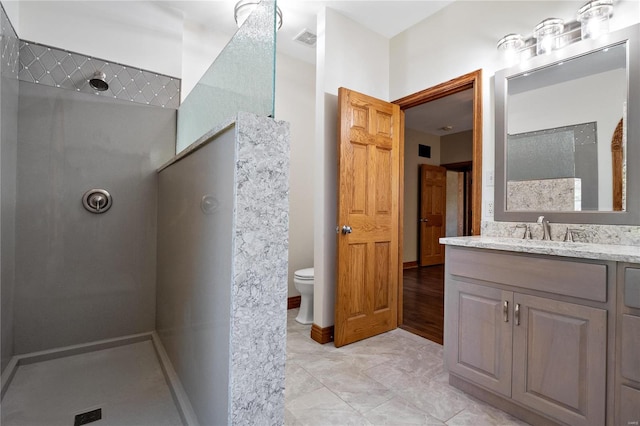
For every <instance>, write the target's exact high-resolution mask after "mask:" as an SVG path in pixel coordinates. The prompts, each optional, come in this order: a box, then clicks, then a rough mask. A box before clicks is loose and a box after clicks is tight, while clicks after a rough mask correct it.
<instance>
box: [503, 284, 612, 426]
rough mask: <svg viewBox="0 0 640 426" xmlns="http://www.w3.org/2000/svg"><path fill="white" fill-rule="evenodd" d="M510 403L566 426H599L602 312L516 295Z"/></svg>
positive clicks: (604, 326) (602, 402)
mask: <svg viewBox="0 0 640 426" xmlns="http://www.w3.org/2000/svg"><path fill="white" fill-rule="evenodd" d="M514 302H515V305H514V309H516V308H518V307H519V311H520V313H519V317H520V321H519V323H518V321H515V325H514V332H513V390H512V398H513V399H514V400H515V401H518V402H520V403H522V404H524V405H526V406H527V407H530V408H533V409H535V410H537V411H540V412H542V413H545V414H546V415H548V416H550V417H553V418H554V419H558V420H560V421H562V422H564V423H567V424H570V425H603V424H604V423H605V421H604V420H605V408H606V399H605V395H606V377H607V352H606V348H607V311H606V310H604V309H597V308H592V307H589V306H581V305H577V304H574V303H566V302H559V301H556V300H550V299H546V298H540V297H534V296H529V295H523V294H516V295H515V297H514Z"/></svg>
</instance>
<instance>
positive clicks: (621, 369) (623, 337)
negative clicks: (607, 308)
mask: <svg viewBox="0 0 640 426" xmlns="http://www.w3.org/2000/svg"><path fill="white" fill-rule="evenodd" d="M619 276H620V279H619V281H620V282H619V293H618V296H619V303H618V309H619V315H618V330H619V339H618V350H617V359H616V361H617V363H616V364H617V366H618V371H617V374H616V378H617V383H616V405H617V418H616V423H617V424H620V425H637V424H639V423H640V266H639V265H628V264H622V265H620V268H619Z"/></svg>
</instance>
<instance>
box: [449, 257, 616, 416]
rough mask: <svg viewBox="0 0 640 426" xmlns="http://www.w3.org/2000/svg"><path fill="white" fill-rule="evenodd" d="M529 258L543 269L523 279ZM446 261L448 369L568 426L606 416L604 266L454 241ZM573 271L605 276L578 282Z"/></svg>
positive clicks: (479, 386)
mask: <svg viewBox="0 0 640 426" xmlns="http://www.w3.org/2000/svg"><path fill="white" fill-rule="evenodd" d="M527 262H530V263H531V264H533V265H537V266H540V265H541V264H542V265H544V266H545V268H544V269H540V268H537V269H535V271H536V274H538V276H537V279H531V276H526V277H523V276H522V272H521V271H522V269H521V268H520V267H521V266H522V265H523V264H526V263H527ZM445 265H446V269H447V271H446V281H445V338H444V345H445V363H446V367H447V369H448V370H449V372H450V373H451V374H453V375H455V376H457V377H459V378H462V379H464V381H466V382H470V383H472V384H474V385H476V386H477V387H478V388H479V389H480V391H481V392H485V391H488V392H490V393H492V394H494V395H498V396H500V397H502V399H503V400H506V401H507V407H508V406H509V405H511V406H516V407H520V408H518V410H519V411H518V412H520V413H521V412H522V411H521V408H524V409H525V410H529V411H530V412H533V413H535V415H537V416H538V418H543V419H549V420H551V421H554V422H558V423H561V424H568V425H581V426H582V425H598V426H601V425H604V424H606V423H608V422H607V419H606V413H607V397H606V395H607V376H608V364H607V335H608V323H607V315H608V311H607V309H606V306H607V305H605V304H603V303H602V301H603V300H604V301H606V300H607V273H606V271H607V266H606V265H602V264H593V263H581V262H571V261H566V260H555V259H548V258H542V257H540V256H538V257H535V256H534V257H531V258H528V257H527V256H523V255H511V256H510V255H508V254H505V253H501V252H492V251H489V250H469V249H459V248H452V247H447V260H446V263H445ZM516 266H517V267H516ZM571 270H575V271H576V275H578V276H579V275H581V274H582V273H583V272H584V270H590V271H595V272H599V271H604V273H600V275H592V276H591V277H589V280H588V282H587V283H586V284H587V285H584V284H585V282H584V281H582V282H581V281H575V282H570V281H569V280H568V277H570V275H571V274H569V273H566V271H571ZM557 271H561V272H562V273H563V274H564V276H563V278H562V283H561V285H558V286H557V288H558V291H559V294H558V295H557V297H556V296H554V295H553V294H551V293H550V292H549V290H550V289H551V288H552V286H551V284H550V283H553V282H554V280H556V281H558V280H559V278H558V274H557V273H556V272H557ZM581 271H582V272H581ZM538 281H542V282H541V286H542V287H544V291H539V290H538V289H537V288H536V285H537V284H536V283H537V282H538ZM486 399H487V400H490V401H495V398H494V397H488V398H486ZM501 408H504V407H501ZM514 414H515V413H514Z"/></svg>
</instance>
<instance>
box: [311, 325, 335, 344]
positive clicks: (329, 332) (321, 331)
mask: <svg viewBox="0 0 640 426" xmlns="http://www.w3.org/2000/svg"><path fill="white" fill-rule="evenodd" d="M311 339H313V340H315V341H316V342H318V343H320V344H322V345H324V344H325V343H329V342H333V326H332V325H330V326H329V327H324V328H322V327H320V326H319V325H316V324H315V323H314V324H312V325H311Z"/></svg>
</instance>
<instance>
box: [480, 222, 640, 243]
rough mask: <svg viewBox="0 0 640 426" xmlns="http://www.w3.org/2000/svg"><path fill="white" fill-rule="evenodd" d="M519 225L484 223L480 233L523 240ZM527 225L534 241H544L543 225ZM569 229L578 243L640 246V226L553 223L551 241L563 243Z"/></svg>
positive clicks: (515, 223)
mask: <svg viewBox="0 0 640 426" xmlns="http://www.w3.org/2000/svg"><path fill="white" fill-rule="evenodd" d="M517 225H520V226H522V225H523V223H522V222H489V221H484V222H482V225H481V229H480V232H481V235H482V236H485V237H506V238H522V237H523V236H524V232H525V228H523V227H519V228H517V227H516V226H517ZM525 225H529V228H530V229H531V237H532V238H533V239H534V240H540V239H542V225H540V224H538V223H535V222H533V223H525ZM567 228H569V229H571V231H572V234H573V239H574V241H576V242H581V243H593V244H615V245H625V246H640V226H628V225H592V224H573V223H551V224H550V229H551V239H552V240H554V241H563V240H564V237H565V234H566V232H567Z"/></svg>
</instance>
